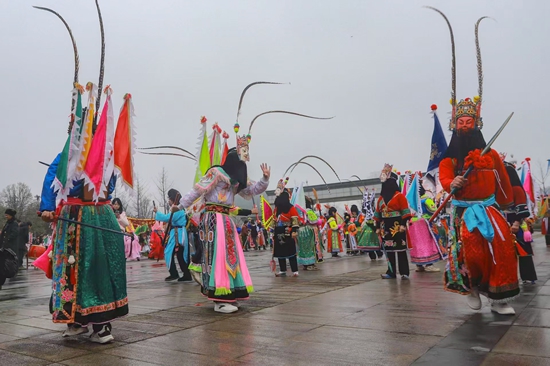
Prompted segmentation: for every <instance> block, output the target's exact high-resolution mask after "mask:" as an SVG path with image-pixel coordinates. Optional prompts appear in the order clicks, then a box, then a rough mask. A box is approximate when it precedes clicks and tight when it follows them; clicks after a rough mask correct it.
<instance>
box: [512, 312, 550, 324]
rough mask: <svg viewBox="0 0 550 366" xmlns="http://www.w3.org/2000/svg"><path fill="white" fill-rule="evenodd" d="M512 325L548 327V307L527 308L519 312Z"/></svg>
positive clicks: (549, 319)
mask: <svg viewBox="0 0 550 366" xmlns="http://www.w3.org/2000/svg"><path fill="white" fill-rule="evenodd" d="M514 325H524V326H528V327H529V326H531V327H546V328H549V327H550V309H537V308H527V309H525V310H523V311H522V312H521V314H520V315H519V316H518V318H517V320H516V321H515V322H514Z"/></svg>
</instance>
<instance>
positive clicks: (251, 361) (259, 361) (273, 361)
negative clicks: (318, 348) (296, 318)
mask: <svg viewBox="0 0 550 366" xmlns="http://www.w3.org/2000/svg"><path fill="white" fill-rule="evenodd" d="M223 365H224V366H239V365H250V366H252V365H262V366H281V365H284V366H286V365H293V366H311V365H315V366H346V365H369V363H368V362H366V361H365V360H361V361H360V362H359V363H358V362H344V361H342V360H337V359H335V358H332V359H330V358H327V359H323V360H321V359H319V358H311V357H304V356H300V355H298V356H294V357H292V356H290V355H288V354H286V353H279V354H273V353H272V352H266V351H262V350H259V351H254V352H251V353H249V354H247V355H244V356H242V357H239V358H237V359H235V360H234V361H230V362H227V363H224V364H223ZM372 365H375V364H372ZM377 365H380V364H377Z"/></svg>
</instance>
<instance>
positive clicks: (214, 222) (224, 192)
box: [180, 128, 271, 313]
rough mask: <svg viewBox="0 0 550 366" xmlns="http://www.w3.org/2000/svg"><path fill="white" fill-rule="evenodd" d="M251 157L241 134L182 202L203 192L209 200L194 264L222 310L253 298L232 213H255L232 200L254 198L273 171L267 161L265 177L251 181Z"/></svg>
mask: <svg viewBox="0 0 550 366" xmlns="http://www.w3.org/2000/svg"><path fill="white" fill-rule="evenodd" d="M236 132H238V129H237V128H236ZM248 161H249V152H248V139H247V136H237V148H233V149H230V150H229V151H228V153H227V157H226V158H225V162H224V163H223V164H222V165H221V166H213V167H212V168H210V169H209V170H208V171H207V172H206V174H205V175H204V177H202V178H201V179H200V181H199V182H198V183H197V184H196V185H195V187H194V188H193V190H192V191H191V192H189V193H187V194H186V195H184V196H183V197H182V199H181V202H180V207H181V208H183V207H190V206H191V205H192V204H193V203H194V202H195V201H196V200H197V199H199V198H201V197H202V198H203V199H204V209H203V211H202V214H201V218H200V224H199V235H200V243H199V245H198V246H197V248H196V253H195V256H194V260H193V264H192V265H191V267H190V269H191V270H195V271H197V270H198V271H200V273H201V276H200V277H201V279H200V283H201V285H202V293H203V294H204V295H205V296H207V297H208V299H209V300H212V301H214V302H215V306H214V311H217V312H221V313H233V312H235V311H237V310H238V307H237V306H236V305H235V304H234V303H235V302H236V301H237V300H245V299H248V295H249V293H250V292H252V291H253V287H252V280H251V278H250V274H249V272H248V268H247V266H246V261H245V258H244V253H243V248H242V245H241V240H240V235H238V233H237V228H236V227H235V222H234V221H233V219H232V218H231V216H233V215H243V216H248V215H250V214H252V213H253V212H252V211H251V210H243V209H239V208H238V207H235V206H233V202H234V199H235V195H237V194H238V195H240V196H241V197H243V198H245V199H252V197H253V196H257V195H259V194H261V193H263V192H264V191H265V190H266V189H267V186H268V184H269V176H270V173H271V171H270V168H269V167H268V166H267V165H266V164H262V165H261V169H262V173H263V176H262V178H261V179H260V180H259V181H257V182H252V181H250V180H248V174H247V167H246V162H248ZM255 213H257V211H256V212H255ZM231 303H233V304H231Z"/></svg>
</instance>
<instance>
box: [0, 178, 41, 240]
mask: <svg viewBox="0 0 550 366" xmlns="http://www.w3.org/2000/svg"><path fill="white" fill-rule="evenodd" d="M6 208H12V209H14V210H15V211H17V218H18V219H20V220H21V221H24V222H30V223H31V224H32V232H33V233H35V234H36V235H40V234H47V233H51V228H50V225H49V224H48V223H45V222H44V221H42V220H41V219H40V217H38V215H37V214H36V212H37V211H38V210H39V209H40V196H38V195H36V196H33V195H32V193H31V189H30V188H29V186H27V185H26V184H25V183H16V184H11V185H9V186H7V187H6V188H4V190H3V191H2V192H1V193H0V212H2V213H3V212H4V210H5V209H6ZM4 222H5V220H4V217H1V218H0V225H3V224H4Z"/></svg>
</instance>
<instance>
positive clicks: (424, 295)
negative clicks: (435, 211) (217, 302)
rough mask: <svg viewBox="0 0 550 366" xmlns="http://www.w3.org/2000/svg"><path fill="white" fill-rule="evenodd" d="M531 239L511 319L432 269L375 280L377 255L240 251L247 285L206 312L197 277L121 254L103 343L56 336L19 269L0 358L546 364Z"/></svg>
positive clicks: (542, 282) (2, 308)
mask: <svg viewBox="0 0 550 366" xmlns="http://www.w3.org/2000/svg"><path fill="white" fill-rule="evenodd" d="M533 246H534V249H535V257H534V259H535V265H536V269H537V272H538V276H539V281H537V284H536V285H523V287H522V292H521V296H520V298H519V299H518V300H517V301H515V302H514V303H513V305H514V307H515V309H516V312H517V314H516V315H515V316H511V317H510V316H501V315H497V314H493V313H491V311H490V310H489V306H488V304H487V302H486V301H485V300H484V307H483V308H482V310H480V311H479V312H473V311H471V310H470V309H469V308H468V306H467V305H466V299H465V298H464V297H461V296H460V295H456V294H451V293H447V292H445V291H443V285H442V280H441V278H442V274H441V273H414V272H413V273H412V274H411V278H410V280H400V279H398V280H382V279H380V273H383V272H384V271H385V269H386V262H385V260H378V261H371V260H370V259H369V258H368V256H357V257H346V256H344V257H343V258H334V259H333V258H329V259H328V260H327V261H326V262H325V263H322V264H319V268H320V270H319V271H308V272H306V271H300V277H297V278H293V277H287V278H275V277H274V276H273V274H271V272H270V270H269V261H270V259H271V257H270V254H269V253H266V252H250V253H246V257H247V262H248V264H249V269H250V272H251V275H252V279H253V282H254V286H255V289H256V292H255V293H253V294H252V296H251V298H250V300H249V301H246V302H243V303H242V306H241V309H240V310H239V312H237V313H235V314H229V315H223V314H218V313H215V312H214V311H213V305H212V303H211V302H209V301H206V300H205V299H204V298H203V297H202V296H201V295H200V293H199V288H198V285H196V284H194V283H181V282H168V283H167V282H164V278H165V277H166V276H167V275H168V273H167V271H166V268H165V266H164V263H163V262H158V263H157V262H156V261H151V260H145V259H144V260H142V261H141V262H131V263H128V265H127V273H128V294H129V298H130V315H129V316H127V317H126V318H123V319H121V320H118V321H116V322H114V323H113V335H114V336H115V342H113V343H111V344H108V345H98V344H94V343H91V342H89V340H88V339H87V337H86V336H78V337H75V338H72V339H70V338H61V332H62V331H63V330H64V329H65V326H64V325H58V324H53V323H52V322H51V316H50V314H49V313H48V300H49V294H50V283H49V281H48V280H47V279H46V278H45V277H44V276H43V274H42V272H40V271H38V270H34V269H29V270H27V271H21V272H20V274H18V276H17V277H16V278H14V279H12V280H11V281H9V282H8V283H6V285H5V286H4V288H3V290H1V291H0V364H1V365H10V366H15V365H94V366H97V365H110V366H118V365H136V366H140V365H187V364H188V365H262V366H268V365H411V364H412V365H445V366H452V365H461V366H462V365H498V366H503V365H550V281H548V279H549V277H550V249H547V248H546V246H545V245H544V239H543V238H542V237H541V236H540V235H536V236H535V243H534V245H533ZM437 266H438V267H440V268H442V267H443V263H439V264H437ZM411 267H412V269H413V270H414V266H411Z"/></svg>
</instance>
